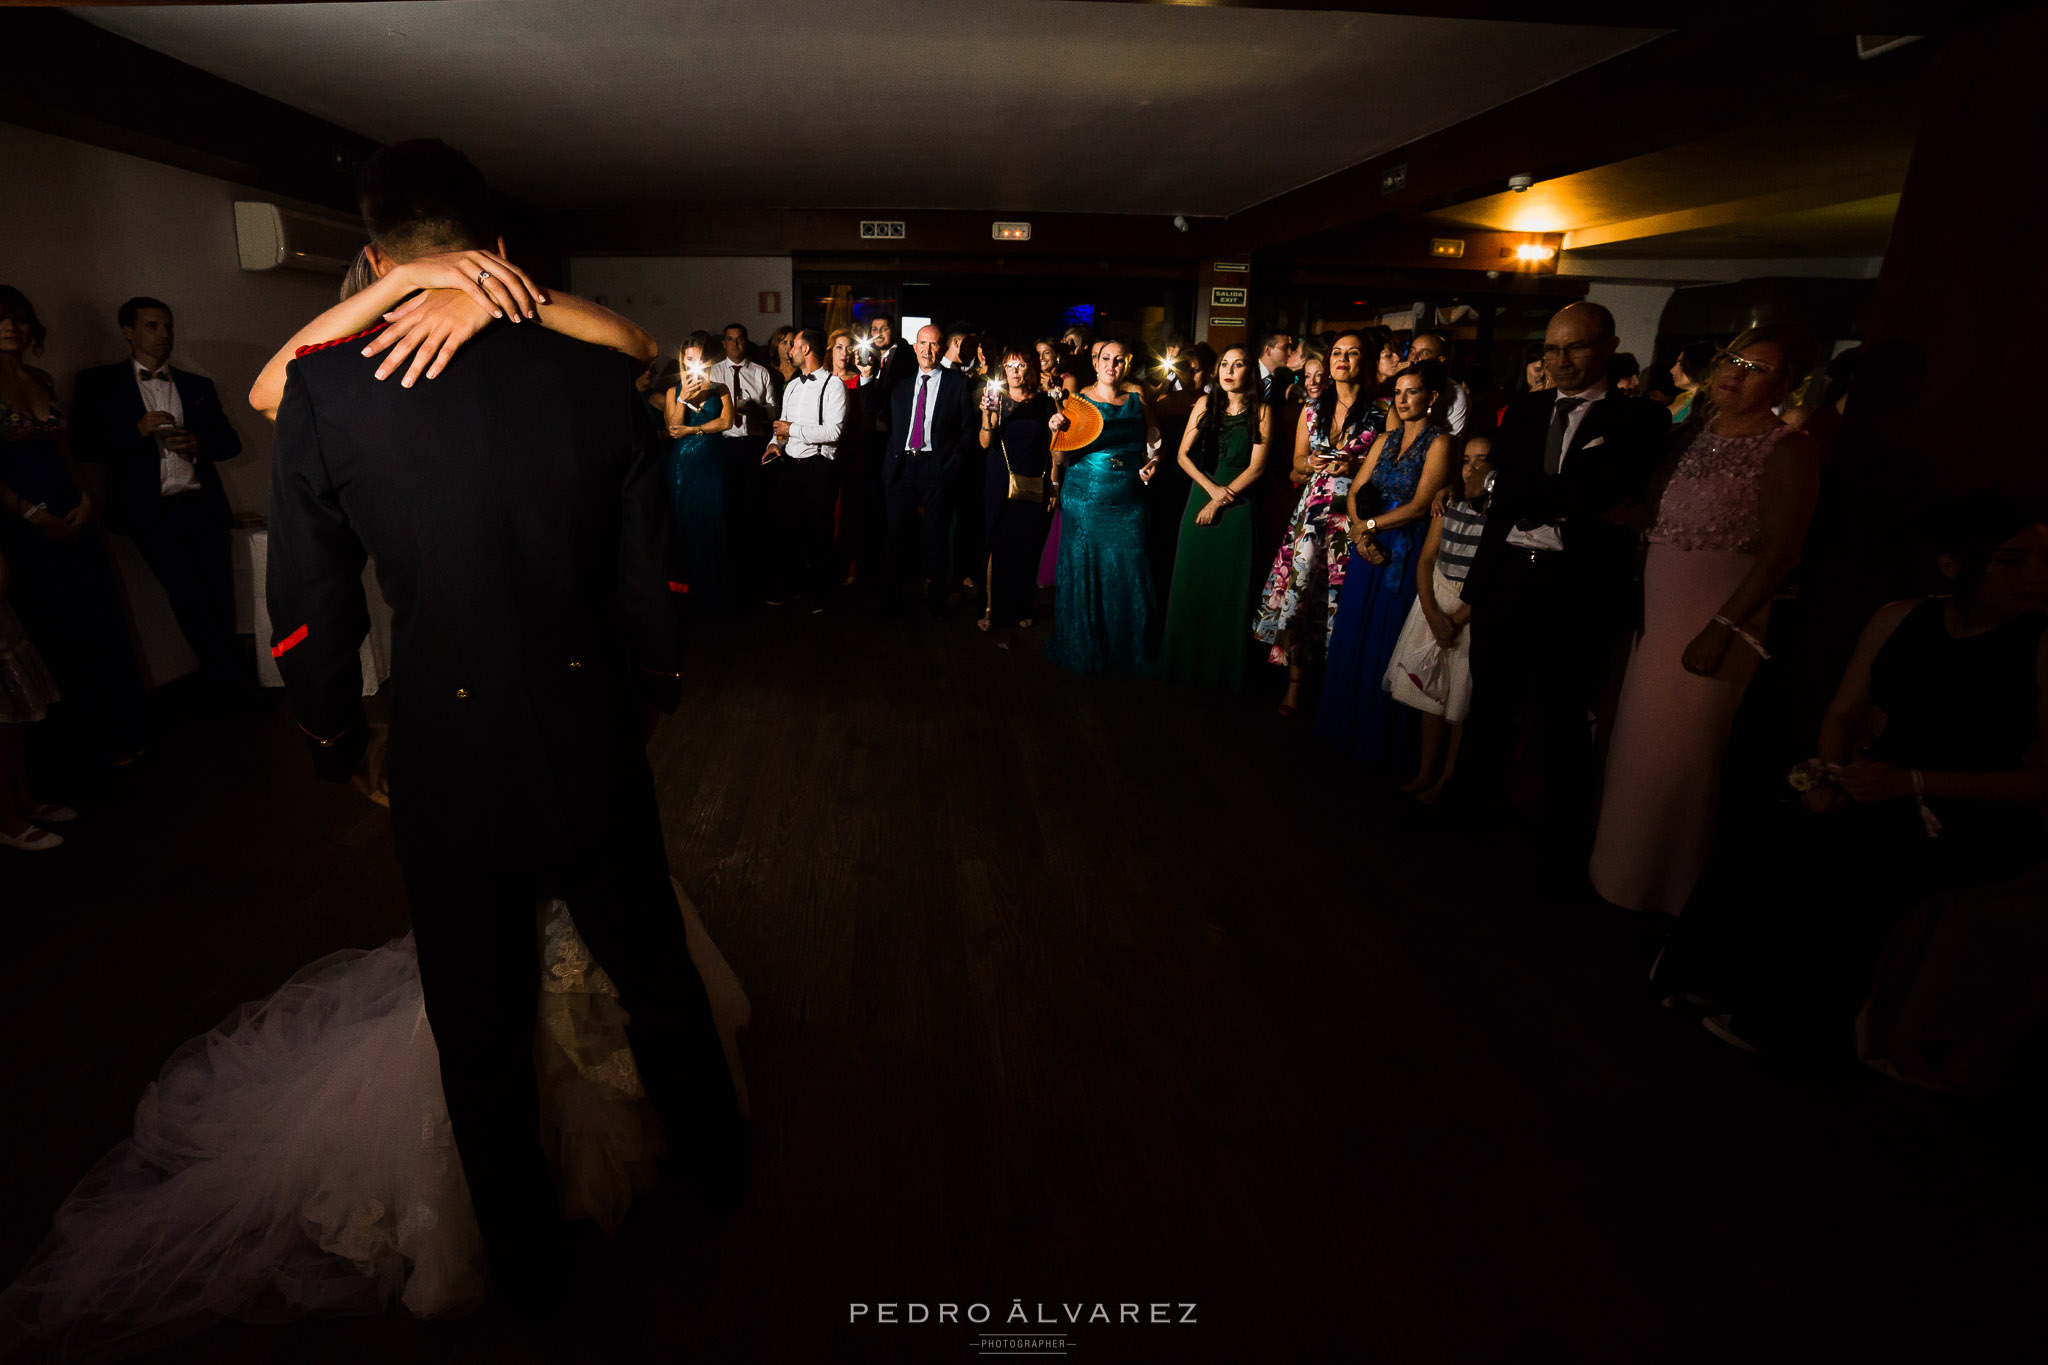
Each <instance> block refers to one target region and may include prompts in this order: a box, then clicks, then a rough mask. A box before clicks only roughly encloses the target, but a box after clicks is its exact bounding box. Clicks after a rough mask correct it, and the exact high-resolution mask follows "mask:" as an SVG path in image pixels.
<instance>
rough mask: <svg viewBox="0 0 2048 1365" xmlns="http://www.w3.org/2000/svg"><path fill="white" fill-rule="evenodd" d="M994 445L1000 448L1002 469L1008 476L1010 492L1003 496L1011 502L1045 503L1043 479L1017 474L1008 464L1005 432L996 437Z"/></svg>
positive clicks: (1008, 457) (1031, 475)
mask: <svg viewBox="0 0 2048 1365" xmlns="http://www.w3.org/2000/svg"><path fill="white" fill-rule="evenodd" d="M996 444H997V445H999V446H1001V447H1002V451H1003V468H1004V469H1006V470H1008V471H1009V474H1010V490H1009V492H1008V493H1006V494H1005V495H1004V496H1005V497H1007V498H1008V499H1009V500H1010V501H1011V502H1037V503H1042V502H1044V501H1045V479H1044V478H1043V477H1042V476H1040V475H1037V474H1019V473H1018V472H1017V470H1016V468H1015V467H1014V466H1012V465H1011V463H1010V437H1009V433H1008V432H1007V431H1004V432H999V433H997V435H996Z"/></svg>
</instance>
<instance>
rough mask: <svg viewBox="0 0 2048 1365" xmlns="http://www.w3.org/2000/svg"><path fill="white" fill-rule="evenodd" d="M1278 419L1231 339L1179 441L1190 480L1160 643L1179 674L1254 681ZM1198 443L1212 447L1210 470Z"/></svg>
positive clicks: (1214, 683) (1201, 682)
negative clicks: (1260, 559)
mask: <svg viewBox="0 0 2048 1365" xmlns="http://www.w3.org/2000/svg"><path fill="white" fill-rule="evenodd" d="M1272 420H1273V419H1272V409H1271V408H1270V407H1268V406H1267V404H1266V403H1265V401H1264V399H1263V398H1261V396H1260V393H1259V369H1258V358H1257V357H1256V356H1255V355H1254V354H1253V353H1252V351H1251V349H1250V348H1249V347H1245V346H1232V347H1231V348H1230V349H1228V350H1226V351H1225V352H1224V353H1223V356H1222V358H1221V359H1220V360H1218V361H1217V362H1216V391H1215V392H1214V393H1210V394H1204V395H1203V396H1202V397H1200V398H1197V399H1196V400H1195V406H1194V410H1193V411H1192V412H1191V413H1190V414H1189V415H1188V421H1187V427H1186V430H1185V432H1184V433H1183V435H1182V437H1181V441H1180V467H1181V469H1182V470H1183V471H1184V473H1185V474H1186V476H1187V480H1188V482H1189V484H1190V485H1191V486H1190V488H1189V489H1188V496H1187V510H1186V512H1185V513H1184V514H1183V515H1182V517H1181V521H1180V548H1179V552H1178V553H1177V554H1176V555H1175V556H1174V561H1173V591H1172V593H1171V594H1170V595H1169V597H1168V598H1167V606H1166V636H1165V639H1164V642H1163V643H1162V644H1161V646H1160V651H1159V666H1160V671H1161V672H1162V673H1164V674H1165V675H1166V676H1167V677H1168V678H1171V679H1172V680H1173V681H1175V682H1182V683H1188V684H1190V685H1192V686H1196V687H1222V688H1228V689H1230V690H1231V691H1233V692H1236V691H1242V690H1243V688H1244V685H1245V682H1246V680H1247V679H1246V674H1247V672H1248V671H1249V669H1248V666H1249V664H1250V663H1251V660H1252V652H1253V650H1252V632H1251V623H1252V613H1253V611H1254V609H1255V608H1256V606H1257V602H1258V597H1257V588H1258V580H1257V578H1256V577H1255V576H1254V571H1255V568H1256V565H1255V562H1254V560H1253V558H1252V555H1253V542H1254V535H1255V533H1256V528H1257V524H1258V513H1257V510H1256V509H1257V505H1258V496H1257V495H1258V488H1259V480H1260V479H1261V478H1262V477H1263V476H1264V474H1265V472H1266V449H1267V446H1268V443H1269V442H1270V441H1271V439H1272ZM1198 452H1207V453H1209V454H1210V455H1211V458H1212V459H1213V463H1212V464H1211V465H1210V466H1209V467H1208V468H1207V469H1204V468H1203V467H1202V464H1201V463H1200V462H1199V461H1198V460H1197V459H1196V455H1197V453H1198Z"/></svg>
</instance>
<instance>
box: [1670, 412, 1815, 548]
mask: <svg viewBox="0 0 2048 1365" xmlns="http://www.w3.org/2000/svg"><path fill="white" fill-rule="evenodd" d="M1791 429H1792V428H1790V427H1787V426H1777V427H1773V428H1771V429H1770V430H1769V431H1764V432H1759V433H1757V434H1756V435H1754V436H1716V435H1715V434H1714V433H1713V432H1711V431H1709V430H1708V429H1707V427H1706V425H1705V424H1704V423H1703V424H1702V425H1701V426H1700V429H1699V431H1698V432H1697V433H1695V434H1694V436H1693V438H1692V440H1691V441H1689V442H1687V444H1686V447H1685V449H1684V450H1683V451H1681V452H1680V453H1679V456H1678V460H1677V463H1675V464H1674V465H1673V466H1672V467H1671V470H1670V472H1669V473H1668V474H1667V475H1666V476H1665V479H1664V486H1663V489H1662V491H1661V493H1660V495H1659V497H1658V500H1657V520H1656V523H1655V524H1654V525H1652V526H1651V528H1650V536H1649V539H1650V543H1651V544H1652V545H1669V546H1670V547H1671V548H1672V549H1674V550H1726V551H1732V552H1734V553H1737V554H1756V553H1757V552H1759V551H1760V550H1762V549H1763V539H1764V522H1763V503H1762V497H1761V492H1762V488H1763V472H1764V466H1765V464H1766V463H1768V462H1769V460H1770V457H1771V450H1772V449H1773V448H1774V447H1775V446H1776V445H1777V444H1778V441H1779V438H1781V437H1782V436H1784V434H1785V433H1786V432H1788V431H1790V430H1791Z"/></svg>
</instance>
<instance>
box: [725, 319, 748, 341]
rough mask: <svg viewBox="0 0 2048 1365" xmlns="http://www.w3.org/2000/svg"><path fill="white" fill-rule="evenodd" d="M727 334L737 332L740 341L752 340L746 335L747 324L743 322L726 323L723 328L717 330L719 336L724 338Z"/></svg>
mask: <svg viewBox="0 0 2048 1365" xmlns="http://www.w3.org/2000/svg"><path fill="white" fill-rule="evenodd" d="M727 332H738V333H739V334H740V340H741V341H752V340H753V338H752V337H750V336H748V335H747V324H746V323H744V322H728V323H726V324H725V326H723V327H721V328H719V329H718V334H719V335H720V336H724V335H725V334H726V333H727Z"/></svg>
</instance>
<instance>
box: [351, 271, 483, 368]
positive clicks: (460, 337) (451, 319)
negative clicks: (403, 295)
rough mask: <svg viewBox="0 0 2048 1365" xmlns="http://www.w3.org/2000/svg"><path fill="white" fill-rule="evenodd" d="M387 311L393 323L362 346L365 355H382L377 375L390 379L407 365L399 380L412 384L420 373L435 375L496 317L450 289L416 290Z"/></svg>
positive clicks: (390, 321)
mask: <svg viewBox="0 0 2048 1365" xmlns="http://www.w3.org/2000/svg"><path fill="white" fill-rule="evenodd" d="M384 316H385V318H386V319H387V321H388V323H389V325H388V326H386V327H385V328H384V330H383V331H381V332H379V333H378V334H377V337H376V340H374V341H372V342H371V343H370V344H369V345H367V346H365V347H363V354H364V355H366V356H378V355H381V356H383V357H384V362H383V364H381V365H379V366H378V367H377V378H379V379H389V378H390V377H391V376H392V375H394V374H396V373H397V372H398V371H399V369H400V368H404V369H405V378H404V379H402V380H400V381H399V383H400V384H402V385H404V386H405V387H406V388H408V389H409V388H411V387H412V386H413V385H414V384H415V383H417V382H418V381H419V379H420V377H421V376H422V375H424V376H425V377H426V378H428V379H433V378H435V377H437V376H438V375H439V374H440V373H441V371H442V370H445V369H447V368H448V362H449V361H450V360H453V359H454V358H455V353H456V352H457V351H459V350H461V349H462V348H463V346H464V345H465V344H466V343H467V342H468V341H469V340H470V338H472V337H474V336H475V335H476V334H477V333H478V332H481V331H483V329H484V328H486V327H488V326H490V325H491V323H492V322H494V321H495V320H496V319H495V318H493V317H492V315H491V314H490V313H487V312H485V311H484V310H483V309H482V308H481V307H479V306H478V305H477V302H476V300H474V299H472V298H470V297H469V296H468V295H467V294H460V293H456V292H455V291H453V290H448V289H438V290H435V291H434V292H432V293H429V294H415V295H414V296H413V297H412V298H410V299H408V300H406V301H405V303H403V304H401V305H400V306H399V307H397V308H395V309H393V310H392V311H391V312H389V313H386V314H385V315H384ZM408 361H410V362H411V363H410V365H408V364H407V362H408Z"/></svg>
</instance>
